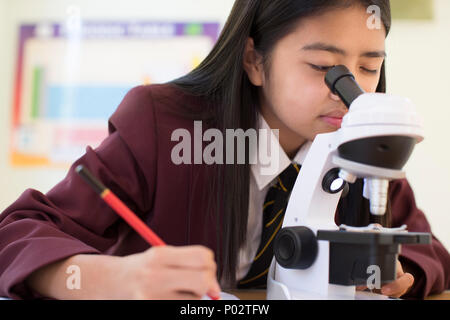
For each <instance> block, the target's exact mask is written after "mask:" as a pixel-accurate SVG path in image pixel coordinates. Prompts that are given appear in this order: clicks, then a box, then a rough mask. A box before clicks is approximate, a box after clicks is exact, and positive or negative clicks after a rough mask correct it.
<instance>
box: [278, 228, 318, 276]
mask: <svg viewBox="0 0 450 320" xmlns="http://www.w3.org/2000/svg"><path fill="white" fill-rule="evenodd" d="M317 248H318V247H317V237H316V235H315V234H314V232H313V231H312V230H311V229H309V228H307V227H303V226H299V227H288V228H283V229H281V230H280V232H278V234H277V236H276V238H275V242H274V253H275V259H276V260H277V262H278V263H279V264H280V265H281V266H282V267H283V268H286V269H308V268H309V267H310V266H312V265H313V263H314V261H315V260H316V257H317Z"/></svg>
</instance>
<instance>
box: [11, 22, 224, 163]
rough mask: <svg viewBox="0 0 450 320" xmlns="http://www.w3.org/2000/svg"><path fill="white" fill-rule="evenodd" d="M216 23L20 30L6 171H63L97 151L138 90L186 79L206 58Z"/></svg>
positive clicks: (87, 25) (111, 24)
mask: <svg viewBox="0 0 450 320" xmlns="http://www.w3.org/2000/svg"><path fill="white" fill-rule="evenodd" d="M219 28H220V26H219V24H218V23H171V22H170V23H163V22H133V23H131V22H130V23H122V22H117V23H115V22H105V23H102V22H95V23H94V22H89V23H88V22H83V24H82V25H81V27H79V28H77V29H76V31H73V30H71V29H70V28H68V27H67V26H66V25H65V24H33V25H31V24H28V25H22V26H20V33H19V50H18V58H17V70H16V79H15V89H14V95H13V125H12V129H13V132H12V135H11V136H12V142H11V162H12V165H13V166H20V167H22V166H46V167H49V166H50V167H53V166H57V167H59V166H63V167H64V166H67V165H69V164H70V163H72V162H73V161H74V160H76V159H77V158H78V157H80V156H81V155H82V154H84V152H85V150H86V147H87V146H91V147H93V148H95V147H97V146H98V145H99V144H100V143H101V141H103V139H104V138H106V136H107V134H108V123H107V120H108V118H109V117H110V116H111V115H112V114H113V113H114V111H115V110H116V108H117V106H118V105H119V104H120V102H121V101H122V99H123V97H124V96H125V94H126V93H127V92H128V91H129V90H130V89H131V88H133V87H135V86H137V85H141V84H152V83H163V82H167V81H170V80H172V79H175V78H177V77H179V76H181V75H184V74H186V73H187V72H189V71H190V70H192V69H193V68H194V67H196V66H197V65H198V64H199V63H200V62H201V61H202V60H203V59H204V58H205V57H206V55H207V54H208V53H209V51H210V50H211V48H212V47H213V45H214V43H215V42H216V40H217V38H218V35H219V31H220V30H219Z"/></svg>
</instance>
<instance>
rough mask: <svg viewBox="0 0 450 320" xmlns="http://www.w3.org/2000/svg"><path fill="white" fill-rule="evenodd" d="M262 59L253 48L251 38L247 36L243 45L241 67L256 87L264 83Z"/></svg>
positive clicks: (253, 44)
mask: <svg viewBox="0 0 450 320" xmlns="http://www.w3.org/2000/svg"><path fill="white" fill-rule="evenodd" d="M262 60H263V59H262V57H261V55H260V54H259V53H258V52H256V50H255V43H254V41H253V39H252V38H248V39H247V43H246V45H245V51H244V61H243V67H244V70H245V72H246V73H247V75H248V78H249V79H250V82H251V83H252V84H253V85H254V86H257V87H260V86H262V85H263V84H264V65H263V63H262Z"/></svg>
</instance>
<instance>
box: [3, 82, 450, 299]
mask: <svg viewBox="0 0 450 320" xmlns="http://www.w3.org/2000/svg"><path fill="white" fill-rule="evenodd" d="M186 106H191V107H192V108H203V107H205V101H203V100H201V99H200V98H196V97H193V96H190V95H187V94H184V93H182V92H181V91H179V90H178V89H175V88H174V87H172V86H169V85H152V86H140V87H136V88H134V89H132V90H131V91H130V92H129V93H128V94H127V95H126V97H125V98H124V100H123V101H122V103H121V104H120V105H119V107H118V109H117V111H116V112H115V113H114V114H113V115H112V116H111V118H110V120H109V133H110V134H109V136H108V137H107V138H106V139H105V140H104V141H103V143H102V144H101V145H100V146H99V147H98V148H96V149H95V150H93V149H92V148H90V147H88V148H87V149H86V153H85V155H84V156H83V157H81V158H80V159H79V160H77V161H76V162H75V163H74V164H73V165H72V167H71V169H70V171H69V172H68V174H67V176H66V177H65V179H64V180H62V181H61V182H60V183H59V184H58V185H56V186H55V187H54V188H53V189H52V190H50V191H49V192H48V193H47V194H45V195H44V194H42V193H41V192H39V191H36V190H32V189H28V190H26V191H25V192H24V193H23V194H22V195H21V196H20V198H19V199H18V200H17V201H15V202H14V203H13V204H12V205H11V206H9V207H8V208H7V209H6V210H5V211H4V212H3V213H2V214H1V215H0V296H7V297H12V298H16V299H20V298H23V299H29V298H41V296H40V295H39V294H37V293H36V292H34V291H33V290H31V288H29V287H28V286H27V285H26V283H25V279H26V278H27V277H28V276H29V275H30V274H31V273H32V272H34V271H35V270H37V269H39V268H41V267H43V266H45V265H48V264H50V263H53V262H56V261H58V260H61V259H64V258H68V257H70V256H73V255H76V254H107V255H117V256H125V255H130V254H134V253H138V252H142V251H144V250H146V249H148V247H149V246H148V244H147V243H146V242H145V241H144V240H142V239H141V237H140V236H139V235H138V234H137V233H136V232H134V231H133V230H131V229H130V227H128V226H127V225H126V223H125V222H123V221H122V220H121V219H120V218H119V217H118V215H117V214H116V213H115V212H113V211H112V210H111V209H110V208H109V207H108V206H107V205H106V204H105V203H104V202H103V200H101V199H100V198H99V196H98V195H97V194H96V193H95V192H94V191H92V190H91V188H90V187H88V186H87V185H86V183H85V182H84V181H83V180H82V179H81V178H80V177H79V176H78V175H77V174H76V173H75V171H74V168H75V167H76V166H77V165H79V164H83V165H85V166H86V167H87V168H89V170H90V171H91V172H92V173H93V174H94V175H95V176H97V177H99V178H100V179H101V180H102V181H103V183H104V184H105V185H106V186H108V187H109V188H110V189H111V190H112V191H113V192H114V193H115V194H116V195H118V196H119V197H120V198H121V199H122V200H123V201H124V202H125V203H126V204H127V205H128V206H129V207H130V208H131V209H132V210H133V211H134V212H136V213H137V214H138V215H139V216H140V218H141V219H143V220H144V221H145V222H146V223H147V224H148V225H149V226H150V227H151V228H152V229H153V230H155V232H156V233H157V234H158V235H159V236H160V237H161V238H162V239H163V240H164V241H165V242H166V243H168V244H170V245H175V246H182V245H192V244H202V245H205V246H207V247H209V248H211V249H212V250H213V251H215V252H216V251H217V248H216V236H217V233H216V231H217V230H216V224H215V221H213V220H212V219H211V218H207V217H206V215H205V212H206V209H207V203H208V201H207V199H208V197H209V196H210V195H212V194H211V193H212V191H211V190H210V188H209V184H208V183H207V182H208V177H209V176H210V175H211V174H213V171H212V170H213V167H212V166H207V165H179V166H177V165H175V164H173V162H172V161H171V151H172V148H173V147H174V146H175V145H176V144H178V142H176V141H175V142H172V141H171V135H172V132H173V131H174V130H175V129H178V128H186V129H188V130H189V131H190V132H191V133H192V136H193V127H194V126H193V121H192V120H190V119H187V118H186V117H182V116H177V115H176V114H175V113H174V112H173V110H176V109H177V108H184V107H186ZM169 108H170V109H171V110H169ZM390 197H391V201H392V211H393V225H394V226H398V225H401V224H407V225H408V226H409V230H410V231H421V232H431V230H430V226H429V224H428V222H427V220H426V218H425V216H424V214H423V213H422V212H421V211H420V210H419V209H418V208H417V207H416V204H415V200H414V195H413V192H412V190H411V188H410V186H409V185H408V182H407V181H406V180H399V181H395V182H393V183H392V184H391V188H390ZM400 258H401V261H402V263H403V264H405V266H407V269H408V270H414V272H415V276H416V284H415V286H414V288H413V290H412V291H411V295H412V296H415V297H418V298H421V297H424V296H426V295H429V294H430V293H438V292H442V291H443V290H445V289H447V288H449V285H450V255H449V253H448V252H447V250H446V249H445V248H444V246H443V245H442V244H441V243H440V242H439V241H438V240H437V239H436V238H433V243H432V245H431V246H406V245H405V246H403V247H402V253H401V257H400Z"/></svg>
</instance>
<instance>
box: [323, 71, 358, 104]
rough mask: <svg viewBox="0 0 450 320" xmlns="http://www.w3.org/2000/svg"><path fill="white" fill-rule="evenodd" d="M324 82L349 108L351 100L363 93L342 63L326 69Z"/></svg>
mask: <svg viewBox="0 0 450 320" xmlns="http://www.w3.org/2000/svg"><path fill="white" fill-rule="evenodd" d="M325 83H326V84H327V86H328V88H330V90H331V92H332V93H334V94H337V95H338V96H339V97H340V98H341V99H342V101H343V102H344V103H345V105H346V106H347V108H350V105H351V104H352V102H353V101H354V100H355V99H356V98H358V97H359V96H360V95H362V94H363V93H364V90H363V89H361V87H360V86H359V85H358V83H357V82H356V80H355V76H354V75H353V74H352V73H351V72H350V71H349V70H348V69H347V67H346V66H343V65H339V66H335V67H333V68H332V69H331V70H330V71H328V73H327V75H326V76H325Z"/></svg>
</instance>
